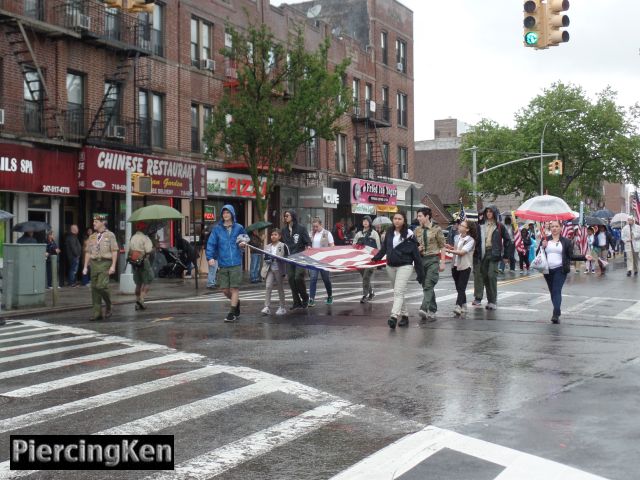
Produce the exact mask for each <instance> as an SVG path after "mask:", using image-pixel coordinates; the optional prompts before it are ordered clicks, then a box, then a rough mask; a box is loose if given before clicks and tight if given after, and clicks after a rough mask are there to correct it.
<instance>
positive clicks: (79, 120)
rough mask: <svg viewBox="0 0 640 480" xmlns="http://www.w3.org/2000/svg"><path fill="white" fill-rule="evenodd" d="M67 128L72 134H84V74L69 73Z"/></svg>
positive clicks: (77, 135)
mask: <svg viewBox="0 0 640 480" xmlns="http://www.w3.org/2000/svg"><path fill="white" fill-rule="evenodd" d="M65 120H66V125H65V126H66V130H67V132H68V133H69V135H71V136H75V137H80V136H82V135H84V133H85V132H84V76H83V75H80V74H78V73H73V72H68V73H67V114H66V116H65Z"/></svg>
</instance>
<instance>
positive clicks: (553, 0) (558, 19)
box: [546, 0, 570, 47]
mask: <svg viewBox="0 0 640 480" xmlns="http://www.w3.org/2000/svg"><path fill="white" fill-rule="evenodd" d="M546 10H547V18H546V20H547V22H546V33H547V45H546V46H548V47H555V46H557V45H558V44H559V43H563V42H568V41H569V32H567V31H566V30H560V29H561V28H566V27H568V26H569V23H570V22H569V16H568V15H564V14H563V13H562V12H565V11H567V10H569V0H547V7H546Z"/></svg>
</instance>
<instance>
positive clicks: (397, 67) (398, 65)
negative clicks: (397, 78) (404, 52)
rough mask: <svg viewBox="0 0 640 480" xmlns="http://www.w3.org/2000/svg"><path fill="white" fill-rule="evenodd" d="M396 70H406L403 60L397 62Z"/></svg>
mask: <svg viewBox="0 0 640 480" xmlns="http://www.w3.org/2000/svg"><path fill="white" fill-rule="evenodd" d="M396 70H398V71H399V72H404V64H403V63H402V62H398V63H396Z"/></svg>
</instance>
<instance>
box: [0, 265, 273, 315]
mask: <svg viewBox="0 0 640 480" xmlns="http://www.w3.org/2000/svg"><path fill="white" fill-rule="evenodd" d="M198 287H199V288H198V290H196V287H195V279H193V278H187V279H179V278H178V279H176V278H171V279H167V278H156V279H154V281H153V283H152V284H151V290H150V292H149V295H147V297H146V300H167V299H172V298H186V297H195V296H200V295H211V294H213V293H216V292H219V291H220V289H219V288H207V277H206V276H203V277H201V278H198ZM240 288H241V289H242V290H247V289H255V288H258V289H264V283H262V282H261V283H258V284H251V283H250V282H249V281H248V280H243V282H242V285H241V287H240ZM110 289H111V300H112V302H113V304H114V305H125V304H133V303H135V301H136V297H135V295H134V294H124V293H120V291H119V284H118V283H117V282H111V285H110ZM90 308H91V289H90V288H89V287H62V288H59V289H58V300H57V303H56V305H55V306H53V292H52V291H51V290H47V291H46V293H45V306H44V307H37V308H20V309H13V310H5V309H4V308H3V309H2V312H1V313H0V319H9V318H17V317H26V316H42V315H43V314H46V313H53V312H65V311H70V310H79V309H87V310H89V309H90Z"/></svg>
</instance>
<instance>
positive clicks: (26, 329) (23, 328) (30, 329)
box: [0, 322, 42, 336]
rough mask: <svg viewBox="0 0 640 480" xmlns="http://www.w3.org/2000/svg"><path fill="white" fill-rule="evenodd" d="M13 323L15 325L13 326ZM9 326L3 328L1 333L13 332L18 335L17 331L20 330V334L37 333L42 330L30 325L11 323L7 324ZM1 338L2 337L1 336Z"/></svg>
mask: <svg viewBox="0 0 640 480" xmlns="http://www.w3.org/2000/svg"><path fill="white" fill-rule="evenodd" d="M13 323H15V325H13ZM7 325H13V326H7ZM7 325H5V326H4V327H2V329H1V330H0V331H1V332H6V331H8V330H13V331H14V333H18V332H16V331H15V330H20V332H19V333H23V332H35V331H37V330H42V327H38V328H34V327H32V326H29V325H23V324H21V323H16V322H10V323H7ZM0 336H1V335H0Z"/></svg>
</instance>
